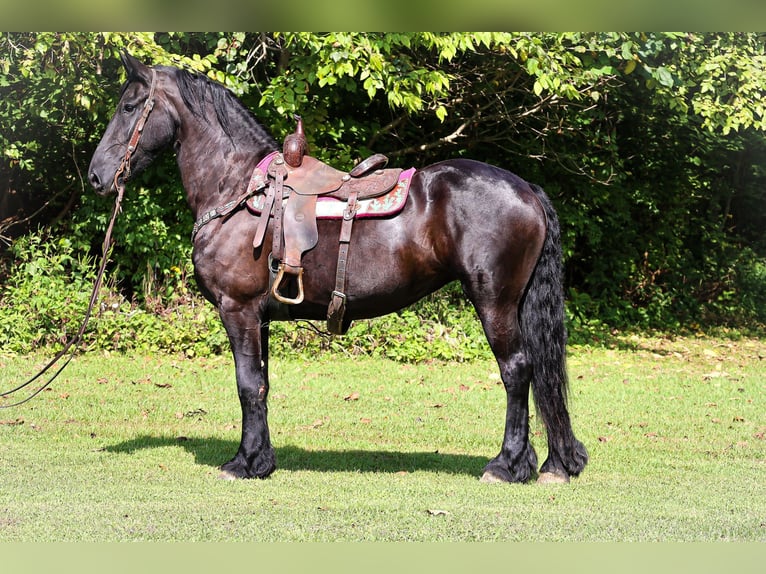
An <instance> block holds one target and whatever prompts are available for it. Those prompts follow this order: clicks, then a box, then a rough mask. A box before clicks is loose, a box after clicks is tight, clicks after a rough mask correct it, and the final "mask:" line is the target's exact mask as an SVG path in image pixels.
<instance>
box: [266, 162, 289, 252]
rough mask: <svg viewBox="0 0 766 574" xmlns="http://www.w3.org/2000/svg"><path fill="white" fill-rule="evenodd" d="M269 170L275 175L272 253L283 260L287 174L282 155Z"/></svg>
mask: <svg viewBox="0 0 766 574" xmlns="http://www.w3.org/2000/svg"><path fill="white" fill-rule="evenodd" d="M269 172H270V173H273V175H274V237H273V239H272V243H271V255H272V257H274V259H276V260H277V261H282V260H283V259H284V252H283V251H284V244H283V241H282V208H283V206H284V200H283V199H282V194H283V190H284V179H285V175H286V174H287V170H286V169H285V166H284V160H283V159H282V158H281V157H280V158H277V159H275V160H274V161H273V162H272V164H271V166H270V167H269Z"/></svg>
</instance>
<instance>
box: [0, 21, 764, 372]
mask: <svg viewBox="0 0 766 574" xmlns="http://www.w3.org/2000/svg"><path fill="white" fill-rule="evenodd" d="M764 38H765V37H764V35H763V34H757V33H704V34H683V33H667V34H666V33H640V32H637V33H607V32H599V33H535V34H533V33H507V34H506V33H445V34H433V33H404V34H402V33H381V34H375V33H328V34H315V33H284V34H265V33H230V32H225V33H156V34H151V33H32V32H30V33H6V34H3V35H1V36H0V125H3V126H4V128H5V129H3V130H0V150H2V155H1V156H0V184H2V185H3V186H6V184H7V187H3V188H2V189H0V193H2V194H6V189H7V190H8V194H7V196H6V195H3V196H0V197H1V198H2V199H3V200H4V199H6V197H11V196H12V195H13V196H14V197H23V198H25V200H26V199H29V201H30V207H29V209H28V211H27V214H29V212H30V211H32V210H33V209H35V208H36V207H37V205H39V204H40V203H43V202H47V203H46V205H47V208H46V209H42V210H41V211H40V212H39V214H38V217H39V218H41V219H35V220H34V221H35V222H38V221H39V222H42V223H43V224H44V227H45V231H44V232H43V233H42V234H36V235H32V236H30V237H28V238H22V239H19V240H18V243H15V244H13V246H12V248H11V249H10V250H8V251H7V252H6V253H5V254H4V255H3V256H0V345H2V349H3V350H6V349H8V350H19V351H23V350H28V349H30V348H33V347H35V346H37V345H45V344H55V343H57V342H60V341H61V340H62V339H64V338H66V336H67V335H70V334H72V333H73V332H74V331H75V330H76V328H77V323H78V317H81V316H82V313H83V312H84V308H85V302H86V301H87V292H88V290H89V284H90V278H91V277H92V273H93V271H92V267H93V259H94V258H96V257H98V256H99V253H100V241H101V238H102V237H103V233H104V227H105V225H106V221H107V219H108V214H109V212H110V211H111V201H112V200H111V199H109V198H100V197H96V196H95V195H94V194H93V193H91V192H90V190H89V188H88V186H87V182H86V181H85V179H86V178H85V177H84V174H85V171H86V169H87V165H88V162H89V159H90V155H91V153H92V151H93V149H94V147H95V145H96V142H97V141H98V139H99V137H100V134H101V133H103V131H104V128H105V125H106V123H107V121H108V119H109V118H110V117H111V114H112V112H113V109H114V104H115V101H116V98H117V96H118V93H119V85H120V82H121V81H122V80H123V75H122V74H123V71H122V69H121V66H120V63H119V58H118V56H119V53H120V52H121V50H123V49H125V48H128V49H130V51H131V52H132V53H133V54H134V55H136V56H138V57H140V58H142V59H144V60H146V61H148V62H151V63H154V64H174V65H180V66H183V67H186V68H190V69H193V70H196V71H198V72H201V73H205V74H207V75H209V76H210V77H212V78H214V79H215V80H217V81H219V82H222V83H224V84H226V85H227V86H228V87H230V88H231V89H232V90H233V91H234V92H235V93H236V95H237V96H238V97H240V98H241V99H242V100H243V102H244V103H245V105H246V106H248V107H249V108H250V109H252V110H253V112H254V113H255V114H256V115H257V117H258V118H259V120H260V121H261V123H262V124H263V125H264V126H265V127H266V129H267V130H269V131H270V132H271V133H272V134H273V135H274V136H275V138H276V139H280V138H281V137H283V136H284V135H285V133H287V132H288V130H291V129H292V114H293V113H300V114H302V115H303V116H304V120H305V123H306V126H307V132H308V137H309V141H310V146H311V150H312V153H313V154H314V155H317V156H318V157H320V158H322V159H325V160H327V161H330V162H332V163H334V164H336V165H338V166H339V167H349V166H350V165H351V164H352V163H354V162H355V161H357V160H358V159H361V157H362V156H364V155H367V154H369V153H371V152H381V153H385V154H386V155H388V156H389V158H391V163H392V164H395V165H399V166H402V167H409V166H410V165H414V166H421V165H425V164H427V163H430V162H433V161H438V160H441V159H444V158H446V157H455V156H462V157H471V158H476V159H481V160H485V161H488V162H490V163H494V164H496V165H499V166H502V167H504V168H507V169H509V170H511V171H513V172H515V173H518V174H519V175H521V176H522V177H524V178H525V179H527V180H529V181H533V182H535V183H538V184H540V185H542V186H543V187H544V188H545V189H546V191H547V192H548V194H549V195H550V196H551V198H552V200H553V202H554V205H555V206H556V208H557V210H558V212H559V216H560V219H561V227H562V239H563V249H564V258H565V270H566V281H565V283H566V286H567V294H568V301H567V305H568V313H569V322H570V326H571V329H570V332H571V337H572V338H573V339H575V340H576V339H577V338H578V337H587V336H589V334H593V333H603V332H606V333H608V332H609V330H610V329H611V328H618V329H662V330H665V331H677V330H683V329H692V330H697V329H700V328H713V327H715V326H729V327H736V328H748V327H755V328H762V327H763V324H764V322H765V321H766V286H765V285H766V239H765V237H766V236H764V233H763V229H764V228H766V194H764V193H763V190H764V188H766V170H764V167H763V166H764V165H766V109H765V108H764V105H763V102H764V98H765V97H766V90H764V88H763V86H764V77H766V48H765V47H764V46H766V42H764ZM734 80H736V81H734ZM51 190H56V192H55V193H51ZM32 200H35V201H37V204H35V203H34V201H32ZM3 205H4V202H3V201H0V210H2V208H3ZM10 215H12V216H13V214H10ZM13 219H14V217H10V218H6V215H5V214H3V213H0V242H8V241H10V239H9V238H10V237H12V236H13V235H14V234H15V233H17V232H18V229H19V226H16V227H13V225H14V221H13ZM191 219H192V218H191V215H190V213H189V210H188V208H187V206H186V203H185V198H184V192H183V190H182V186H181V184H180V181H179V177H178V174H177V170H176V167H175V165H174V162H173V158H172V154H169V155H167V156H165V157H164V158H163V159H161V160H159V161H157V162H156V163H155V164H154V165H153V166H152V167H151V168H150V169H149V170H147V171H146V172H145V173H144V174H142V175H141V176H140V177H139V178H138V179H137V180H136V181H135V182H134V183H133V184H132V185H131V186H130V188H129V189H128V192H127V195H126V198H125V203H124V212H123V214H122V216H121V217H120V218H119V219H118V222H117V227H116V229H115V236H116V237H117V242H118V249H116V250H115V252H114V253H113V256H112V259H113V262H114V265H113V266H112V267H111V268H110V271H109V284H108V286H107V287H106V288H105V294H104V296H103V297H102V299H109V300H110V301H114V303H116V305H117V306H116V307H115V308H112V307H111V306H107V307H105V309H104V310H100V311H99V313H98V316H97V317H95V318H94V323H93V325H92V326H91V328H90V329H89V330H88V332H87V333H86V344H88V345H98V346H101V347H104V348H113V349H122V350H128V349H132V348H146V349H155V348H156V349H160V348H162V349H164V348H170V349H183V350H184V351H185V352H188V353H195V354H205V353H212V352H219V351H220V350H222V349H225V348H226V338H225V335H224V334H223V332H222V330H221V327H220V325H219V323H218V320H217V318H216V316H215V311H214V310H213V309H212V308H211V307H210V306H209V305H208V304H207V303H204V302H202V301H201V298H200V296H199V294H198V292H197V289H196V286H195V285H194V282H193V280H191V277H192V270H191V266H190V252H191V244H190V242H189V239H188V238H189V233H190V230H191V226H192V221H191ZM9 229H10V230H11V231H10V235H8V234H7V233H8V232H7V230H9ZM0 245H1V244H0ZM273 333H274V337H273V340H274V346H275V349H277V352H284V353H290V352H294V351H295V350H296V349H297V350H300V349H312V350H315V349H324V348H332V349H335V350H339V351H343V352H350V353H355V352H365V353H373V354H379V355H386V356H392V357H394V358H398V359H400V360H427V358H428V357H427V356H426V355H428V356H439V357H445V358H447V357H449V358H457V359H462V358H470V357H472V356H476V355H483V354H486V353H487V349H486V347H485V343H484V340H483V335H482V333H481V327H480V326H479V324H478V322H477V321H476V318H475V315H474V313H473V311H472V309H471V308H470V306H468V305H467V304H466V303H465V301H464V299H463V298H462V296H461V295H460V290H459V288H455V287H450V288H448V289H446V290H445V291H444V292H443V293H442V294H439V295H435V296H432V297H429V298H427V299H426V300H425V301H424V302H422V303H420V304H418V305H416V306H415V307H413V308H412V309H410V310H405V311H402V312H401V313H399V314H397V315H395V316H392V317H387V318H382V319H379V320H375V321H369V322H367V321H365V322H360V323H359V324H357V325H354V327H353V328H352V330H351V332H350V334H349V336H347V337H346V338H342V339H340V338H339V339H329V340H327V339H325V338H322V337H320V336H318V335H316V334H313V333H312V332H311V331H310V330H306V329H303V328H302V327H301V326H296V325H286V324H277V325H275V326H274V329H273ZM426 346H430V348H429V350H428V351H426V350H425V347H426Z"/></svg>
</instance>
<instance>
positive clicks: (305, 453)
mask: <svg viewBox="0 0 766 574" xmlns="http://www.w3.org/2000/svg"><path fill="white" fill-rule="evenodd" d="M170 446H177V447H181V448H183V449H185V450H186V451H187V452H189V453H191V454H192V455H194V459H195V461H196V462H197V464H202V465H206V466H212V467H218V466H220V465H221V464H223V463H224V462H226V461H227V460H229V459H230V458H231V457H232V456H234V454H235V453H236V451H237V447H238V443H237V442H235V441H229V440H222V439H219V438H207V439H206V438H186V437H160V436H140V437H136V438H134V439H132V440H128V441H124V442H121V443H118V444H114V445H111V446H107V447H106V448H104V450H105V451H106V452H112V453H121V454H131V453H134V452H137V451H140V450H145V449H153V448H164V447H170ZM275 450H276V456H277V468H278V469H281V470H293V471H296V470H313V471H319V472H390V473H397V472H415V471H418V470H420V471H424V470H425V471H433V472H444V473H449V474H466V475H470V476H480V475H481V472H482V470H483V468H484V465H485V464H486V463H487V462H488V459H486V458H484V457H480V456H471V455H462V454H442V453H439V452H398V451H380V450H306V449H304V448H300V447H297V446H293V445H287V446H281V447H276V448H275Z"/></svg>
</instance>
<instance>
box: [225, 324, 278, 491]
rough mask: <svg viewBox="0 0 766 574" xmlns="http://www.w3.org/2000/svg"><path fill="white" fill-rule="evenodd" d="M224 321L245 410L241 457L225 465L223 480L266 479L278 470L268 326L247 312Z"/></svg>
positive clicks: (240, 447)
mask: <svg viewBox="0 0 766 574" xmlns="http://www.w3.org/2000/svg"><path fill="white" fill-rule="evenodd" d="M221 318H222V320H223V323H224V326H225V327H226V332H227V334H228V335H229V342H230V343H231V349H232V353H233V354H234V365H235V369H236V375H237V392H238V394H239V402H240V406H241V408H242V438H241V441H240V445H239V449H238V450H237V454H236V455H235V456H234V458H233V459H231V460H230V461H229V462H227V463H226V464H224V465H222V466H221V471H222V474H221V476H222V478H227V479H235V478H256V477H257V478H265V477H267V476H269V475H270V474H271V473H272V472H273V471H274V469H275V468H276V463H275V456H274V448H273V447H272V445H271V439H270V437H269V426H268V421H267V414H268V408H267V406H266V399H267V397H268V393H269V381H268V365H267V362H268V338H269V330H268V324H262V323H261V320H260V317H259V316H255V315H254V313H252V312H250V313H246V312H244V311H241V310H240V311H238V312H233V313H232V312H228V313H227V312H225V311H223V310H221Z"/></svg>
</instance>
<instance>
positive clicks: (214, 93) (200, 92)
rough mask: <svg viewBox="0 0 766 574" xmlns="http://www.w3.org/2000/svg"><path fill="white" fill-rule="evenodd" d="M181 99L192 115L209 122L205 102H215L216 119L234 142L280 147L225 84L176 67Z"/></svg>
mask: <svg viewBox="0 0 766 574" xmlns="http://www.w3.org/2000/svg"><path fill="white" fill-rule="evenodd" d="M175 76H176V83H177V84H178V89H179V91H180V93H181V99H183V102H184V104H185V105H186V107H187V108H189V111H191V113H192V114H194V115H195V116H196V117H198V118H202V119H204V120H205V121H206V122H210V119H211V118H209V117H208V112H207V106H206V104H208V103H209V104H212V106H213V109H214V110H215V116H216V121H217V122H218V124H219V125H220V126H221V129H222V130H223V132H224V133H225V134H226V136H227V137H228V138H229V139H230V140H231V141H232V143H234V144H235V145H236V144H237V142H242V141H243V140H244V141H245V142H246V143H248V144H252V145H255V146H256V147H258V148H267V149H269V150H274V149H277V144H276V141H275V140H274V138H273V137H271V135H270V134H269V133H268V132H267V131H266V130H265V129H264V128H263V126H261V124H260V123H259V122H258V120H257V119H256V118H255V116H254V115H253V113H252V112H251V111H250V110H249V109H248V108H247V107H245V106H244V104H242V102H240V101H239V99H237V97H236V96H235V95H234V94H233V93H232V92H231V90H229V89H228V88H226V87H225V86H223V85H221V84H219V83H218V82H215V81H213V80H211V79H210V78H208V77H207V76H204V75H202V74H198V73H194V72H189V71H187V70H181V69H175Z"/></svg>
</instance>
